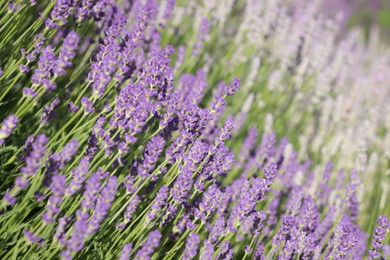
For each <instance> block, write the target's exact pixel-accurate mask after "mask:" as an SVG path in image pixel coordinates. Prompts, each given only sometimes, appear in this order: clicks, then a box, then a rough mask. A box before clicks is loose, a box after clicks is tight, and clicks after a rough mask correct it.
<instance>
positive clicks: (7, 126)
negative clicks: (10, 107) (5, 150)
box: [0, 115, 19, 145]
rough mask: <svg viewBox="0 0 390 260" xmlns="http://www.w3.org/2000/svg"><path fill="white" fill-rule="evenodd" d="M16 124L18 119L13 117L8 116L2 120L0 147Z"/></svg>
mask: <svg viewBox="0 0 390 260" xmlns="http://www.w3.org/2000/svg"><path fill="white" fill-rule="evenodd" d="M18 122H19V120H18V118H17V117H16V116H14V115H10V116H8V117H6V118H5V119H4V121H3V123H2V125H1V128H0V145H2V144H4V140H5V139H6V138H7V137H9V136H10V135H11V133H12V131H13V130H14V129H15V128H16V126H17V125H18Z"/></svg>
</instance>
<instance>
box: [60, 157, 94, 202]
mask: <svg viewBox="0 0 390 260" xmlns="http://www.w3.org/2000/svg"><path fill="white" fill-rule="evenodd" d="M88 169H89V160H88V158H86V157H84V158H83V159H81V161H80V163H79V165H78V166H77V168H76V169H73V170H72V175H73V178H72V180H71V181H70V183H69V185H68V187H66V194H67V195H73V194H75V193H76V192H78V191H79V190H80V188H81V185H82V184H83V182H84V180H85V177H86V176H87V174H88Z"/></svg>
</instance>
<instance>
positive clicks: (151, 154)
mask: <svg viewBox="0 0 390 260" xmlns="http://www.w3.org/2000/svg"><path fill="white" fill-rule="evenodd" d="M164 145H165V140H164V139H163V138H161V137H159V136H155V137H152V138H151V139H150V141H149V143H148V144H147V145H146V149H145V152H144V161H143V164H142V165H141V167H140V168H139V169H138V172H139V175H140V176H141V177H144V178H146V177H148V176H149V172H150V171H152V170H153V169H154V165H155V164H156V162H157V160H158V157H159V155H160V154H161V152H162V150H163V148H164Z"/></svg>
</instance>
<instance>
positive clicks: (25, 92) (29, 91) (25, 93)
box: [23, 88, 37, 98]
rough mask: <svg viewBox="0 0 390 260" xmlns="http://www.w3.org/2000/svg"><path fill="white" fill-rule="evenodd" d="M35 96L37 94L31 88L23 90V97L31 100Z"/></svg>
mask: <svg viewBox="0 0 390 260" xmlns="http://www.w3.org/2000/svg"><path fill="white" fill-rule="evenodd" d="M36 95H37V93H36V92H35V91H34V90H32V89H31V88H23V96H25V97H29V98H33V97H35V96H36Z"/></svg>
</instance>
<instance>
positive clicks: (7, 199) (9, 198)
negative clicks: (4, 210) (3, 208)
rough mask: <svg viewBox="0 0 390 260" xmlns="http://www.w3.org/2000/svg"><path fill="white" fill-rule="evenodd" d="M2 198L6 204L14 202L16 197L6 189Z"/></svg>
mask: <svg viewBox="0 0 390 260" xmlns="http://www.w3.org/2000/svg"><path fill="white" fill-rule="evenodd" d="M3 200H4V202H5V203H6V204H7V205H14V204H15V202H16V198H15V197H14V196H12V195H11V194H10V193H9V192H8V191H7V192H6V193H5V194H4V197H3Z"/></svg>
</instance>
